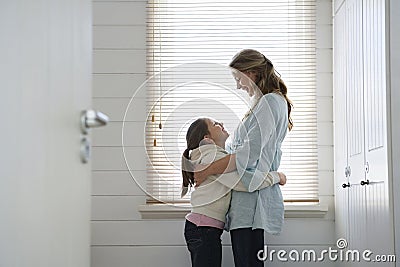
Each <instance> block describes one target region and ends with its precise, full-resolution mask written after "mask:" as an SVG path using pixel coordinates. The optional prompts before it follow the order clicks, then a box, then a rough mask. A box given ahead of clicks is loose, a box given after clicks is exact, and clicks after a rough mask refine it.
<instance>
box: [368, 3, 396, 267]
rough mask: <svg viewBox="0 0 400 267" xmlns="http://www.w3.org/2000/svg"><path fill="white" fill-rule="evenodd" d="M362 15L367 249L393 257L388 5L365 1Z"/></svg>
mask: <svg viewBox="0 0 400 267" xmlns="http://www.w3.org/2000/svg"><path fill="white" fill-rule="evenodd" d="M363 11H364V12H363V20H364V23H363V25H364V30H363V33H364V34H363V39H364V42H363V43H364V47H363V50H364V55H365V56H364V99H365V148H366V163H367V164H366V173H367V175H366V179H368V181H369V183H370V184H369V185H366V186H365V188H366V191H367V199H366V200H367V202H366V206H367V222H368V225H367V227H368V229H367V230H368V246H369V249H371V250H372V251H373V252H374V253H377V254H393V248H394V240H393V235H394V233H393V226H392V223H391V222H392V219H391V216H390V214H391V211H390V209H389V188H388V155H387V153H388V152H387V125H386V124H387V116H386V112H387V111H386V69H385V66H386V60H385V1H382V0H364V10H363ZM378 229H379V230H378ZM385 266H389V265H385Z"/></svg>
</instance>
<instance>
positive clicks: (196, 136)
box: [181, 118, 209, 197]
mask: <svg viewBox="0 0 400 267" xmlns="http://www.w3.org/2000/svg"><path fill="white" fill-rule="evenodd" d="M207 134H209V132H208V125H207V119H206V118H199V119H197V120H195V121H194V122H193V123H192V124H191V125H190V126H189V129H188V131H187V133H186V144H187V145H186V149H185V151H184V152H183V155H182V179H183V183H182V184H183V185H182V194H181V196H182V197H183V196H184V195H185V194H186V193H187V189H188V187H189V185H190V186H194V178H193V166H192V165H191V164H190V156H189V154H190V151H191V150H193V149H196V148H198V147H199V143H200V141H201V140H203V139H204V136H205V135H207Z"/></svg>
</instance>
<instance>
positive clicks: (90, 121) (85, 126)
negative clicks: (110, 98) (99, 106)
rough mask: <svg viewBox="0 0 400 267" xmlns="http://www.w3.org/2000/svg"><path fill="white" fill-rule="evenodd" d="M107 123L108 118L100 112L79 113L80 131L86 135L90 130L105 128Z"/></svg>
mask: <svg viewBox="0 0 400 267" xmlns="http://www.w3.org/2000/svg"><path fill="white" fill-rule="evenodd" d="M108 121H109V118H108V116H107V115H105V114H104V113H101V112H100V111H95V110H91V109H89V110H84V111H82V113H81V131H82V133H83V134H87V133H88V132H89V129H90V128H94V127H100V126H105V125H107V123H108Z"/></svg>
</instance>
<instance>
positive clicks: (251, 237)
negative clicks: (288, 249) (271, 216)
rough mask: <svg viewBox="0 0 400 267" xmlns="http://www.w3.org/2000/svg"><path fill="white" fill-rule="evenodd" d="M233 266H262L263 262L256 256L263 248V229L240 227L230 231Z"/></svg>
mask: <svg viewBox="0 0 400 267" xmlns="http://www.w3.org/2000/svg"><path fill="white" fill-rule="evenodd" d="M230 234H231V242H232V251H233V259H234V261H235V267H259V266H260V267H262V266H264V262H263V261H261V260H259V259H258V258H257V253H258V251H259V250H263V249H264V230H263V229H254V230H252V229H251V228H240V229H234V230H231V231H230Z"/></svg>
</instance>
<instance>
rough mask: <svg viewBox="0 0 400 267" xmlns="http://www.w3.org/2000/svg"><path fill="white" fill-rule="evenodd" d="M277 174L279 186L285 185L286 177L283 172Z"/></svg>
mask: <svg viewBox="0 0 400 267" xmlns="http://www.w3.org/2000/svg"><path fill="white" fill-rule="evenodd" d="M278 174H279V178H280V180H279V184H280V185H285V184H286V175H285V174H284V173H283V172H278Z"/></svg>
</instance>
